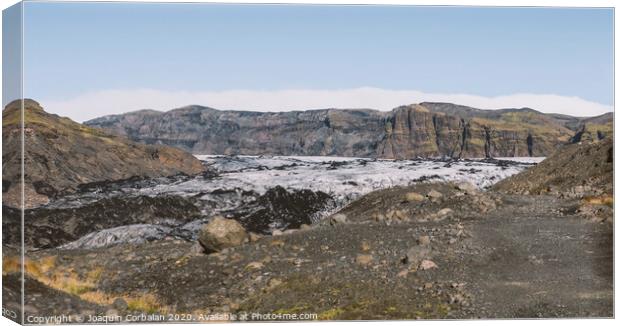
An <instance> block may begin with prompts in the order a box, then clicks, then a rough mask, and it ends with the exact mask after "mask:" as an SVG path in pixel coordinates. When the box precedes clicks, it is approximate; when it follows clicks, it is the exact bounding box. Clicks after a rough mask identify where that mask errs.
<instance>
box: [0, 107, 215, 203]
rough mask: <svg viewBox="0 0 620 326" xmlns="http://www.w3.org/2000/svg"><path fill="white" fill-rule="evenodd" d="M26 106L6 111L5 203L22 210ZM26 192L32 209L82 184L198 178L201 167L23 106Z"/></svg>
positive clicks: (177, 153)
mask: <svg viewBox="0 0 620 326" xmlns="http://www.w3.org/2000/svg"><path fill="white" fill-rule="evenodd" d="M20 122H21V103H20V102H19V101H16V102H12V103H10V104H9V105H7V107H6V108H5V109H4V110H3V112H2V141H3V143H2V163H3V166H2V186H3V187H2V191H3V204H6V205H9V206H19V202H20V200H19V197H20V187H19V184H20V182H21V181H20V179H21V159H20V157H21V146H22V143H21V128H20ZM24 142H25V144H24V189H25V191H26V197H27V199H28V200H29V202H27V203H26V206H27V207H33V206H37V205H38V204H42V203H45V202H47V200H48V198H49V197H54V196H56V195H59V194H62V193H69V192H72V191H75V190H76V189H77V187H78V186H79V185H80V184H86V183H91V182H100V181H115V180H122V179H127V178H130V177H136V176H137V177H159V176H170V175H175V174H179V173H185V174H196V173H200V172H201V171H202V170H203V167H202V164H201V162H200V161H199V160H198V159H196V158H195V157H193V156H192V155H191V154H189V153H185V152H183V151H182V150H179V149H177V148H172V147H166V146H151V145H144V144H139V143H136V142H133V141H130V140H128V139H125V138H123V137H119V136H115V135H111V134H108V133H105V132H104V131H102V130H99V129H95V128H90V127H87V126H84V125H81V124H79V123H76V122H74V121H71V120H70V119H68V118H62V117H59V116H57V115H53V114H49V113H46V112H45V111H44V110H43V109H42V108H41V106H40V105H39V104H38V103H37V102H35V101H32V100H25V101H24Z"/></svg>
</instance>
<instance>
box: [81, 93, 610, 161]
mask: <svg viewBox="0 0 620 326" xmlns="http://www.w3.org/2000/svg"><path fill="white" fill-rule="evenodd" d="M612 118H613V117H612V116H611V114H605V115H602V116H599V117H595V118H576V117H570V116H565V115H557V114H543V113H540V112H538V111H535V110H532V109H526V108H524V109H503V110H479V109H474V108H470V107H465V106H459V105H454V104H449V103H421V104H415V105H408V106H401V107H398V108H395V109H394V110H392V111H390V112H381V111H375V110H369V109H357V110H356V109H349V110H344V109H326V110H309V111H295V112H278V113H271V112H246V111H219V110H215V109H212V108H208V107H202V106H188V107H184V108H180V109H176V110H172V111H168V112H158V111H151V110H143V111H136V112H131V113H127V114H122V115H111V116H105V117H101V118H97V119H94V120H90V121H87V122H86V123H85V124H86V125H89V126H92V127H97V128H101V129H103V130H106V131H108V132H111V133H114V134H117V135H121V136H124V137H128V138H130V139H133V140H135V141H139V142H142V143H146V144H165V145H170V146H176V147H179V148H181V149H184V150H187V151H190V152H192V153H195V154H224V155H235V154H239V155H241V154H243V155H311V156H326V155H328V156H350V157H369V158H390V159H411V158H416V157H442V156H443V157H456V158H472V157H476V158H480V157H514V156H548V155H550V154H551V153H552V152H553V151H555V149H556V148H558V147H559V146H560V145H563V144H565V143H567V142H570V141H573V142H578V141H586V140H600V139H602V138H605V137H610V135H611V134H612V128H611V124H612V121H613V119H612Z"/></svg>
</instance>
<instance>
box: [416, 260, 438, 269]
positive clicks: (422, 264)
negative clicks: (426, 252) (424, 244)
mask: <svg viewBox="0 0 620 326" xmlns="http://www.w3.org/2000/svg"><path fill="white" fill-rule="evenodd" d="M418 268H419V269H420V270H423V271H425V270H428V269H432V268H437V264H435V262H433V261H432V260H428V259H424V260H422V262H420V266H419V267H418Z"/></svg>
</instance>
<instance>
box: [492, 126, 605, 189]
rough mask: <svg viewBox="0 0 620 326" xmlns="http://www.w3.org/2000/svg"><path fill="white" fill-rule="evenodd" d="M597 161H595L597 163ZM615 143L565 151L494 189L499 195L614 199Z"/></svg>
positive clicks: (578, 146) (569, 147)
mask: <svg viewBox="0 0 620 326" xmlns="http://www.w3.org/2000/svg"><path fill="white" fill-rule="evenodd" d="M593 158H595V159H593ZM613 160H614V151H613V139H611V138H608V139H604V140H603V141H600V142H592V143H586V144H571V145H567V146H564V147H562V148H561V149H560V150H558V151H557V152H555V153H554V154H553V155H551V156H550V157H549V158H548V159H547V160H545V161H543V162H541V163H540V164H538V165H537V166H535V167H532V168H530V169H528V170H527V171H524V172H523V173H520V174H517V175H513V176H511V177H509V178H506V179H504V180H502V181H500V182H498V183H497V184H495V185H494V186H493V189H495V190H498V191H506V192H510V193H522V194H554V195H562V196H563V197H577V198H583V197H586V196H609V197H612V196H613V181H612V180H610V179H611V178H612V176H613V170H614V161H613Z"/></svg>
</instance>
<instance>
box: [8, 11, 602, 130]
mask: <svg viewBox="0 0 620 326" xmlns="http://www.w3.org/2000/svg"><path fill="white" fill-rule="evenodd" d="M23 60H24V96H25V97H28V98H33V99H35V100H37V101H39V102H40V103H41V104H42V105H43V107H44V108H46V109H47V110H48V111H52V112H54V113H58V114H60V115H64V116H69V117H71V118H73V119H74V120H77V121H84V120H88V119H92V118H95V117H98V116H102V115H106V114H113V113H121V112H127V111H133V110H139V109H157V110H170V109H173V108H177V107H181V106H185V105H190V104H199V105H204V106H210V107H214V108H217V109H238V110H260V111H285V110H301V109H318V108H327V107H350V108H352V107H364V108H375V109H380V110H390V109H392V108H394V107H396V106H399V105H404V104H411V103H417V102H423V101H445V102H455V103H458V104H464V105H470V106H474V107H479V108H486V109H494V108H502V107H531V108H534V109H537V110H540V111H543V112H556V113H566V114H572V115H580V116H589V115H596V114H601V113H604V112H608V111H611V110H613V100H614V99H613V11H612V10H611V9H570V8H566V9H563V8H482V7H415V6H336V5H332V6H323V5H232V4H228V5H226V4H220V5H216V4H182V3H176V4H165V3H163V4H162V3H159V4H155V3H41V2H27V3H26V4H25V7H24V57H23ZM7 100H8V99H6V97H5V98H4V99H3V101H4V102H5V103H4V104H6V102H7Z"/></svg>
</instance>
